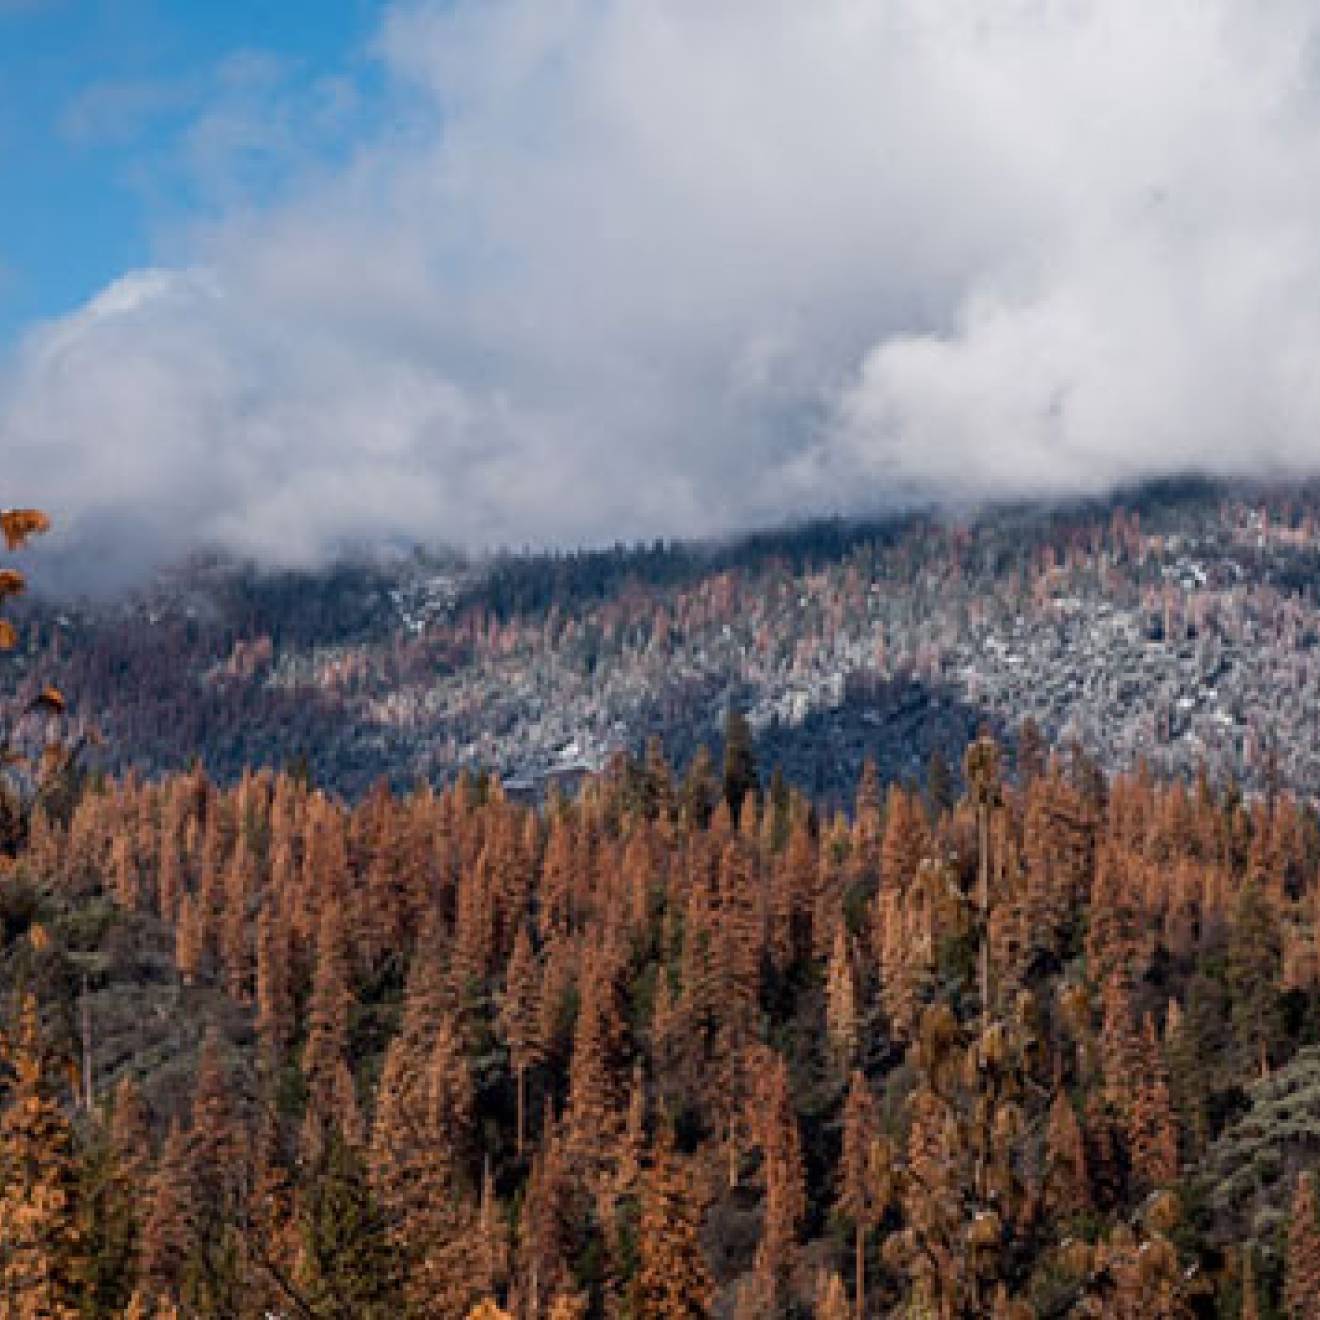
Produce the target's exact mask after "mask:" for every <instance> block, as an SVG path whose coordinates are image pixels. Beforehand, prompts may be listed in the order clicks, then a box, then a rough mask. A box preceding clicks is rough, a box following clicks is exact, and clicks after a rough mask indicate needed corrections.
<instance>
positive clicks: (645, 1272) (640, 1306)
mask: <svg viewBox="0 0 1320 1320" xmlns="http://www.w3.org/2000/svg"><path fill="white" fill-rule="evenodd" d="M700 1226H701V1215H700V1211H699V1209H698V1206H697V1201H696V1196H695V1193H694V1188H693V1186H692V1180H691V1176H690V1174H689V1173H688V1171H687V1170H686V1169H685V1167H684V1165H683V1164H682V1162H681V1161H680V1159H679V1157H678V1155H677V1154H676V1153H675V1151H674V1146H673V1138H672V1136H671V1134H670V1132H669V1129H668V1127H667V1126H665V1125H662V1126H661V1128H660V1130H659V1132H658V1133H657V1135H656V1139H655V1143H654V1145H653V1146H652V1149H651V1160H650V1168H649V1169H648V1170H647V1173H646V1177H645V1179H644V1181H643V1185H642V1218H641V1231H640V1242H639V1246H640V1260H639V1262H638V1267H637V1273H636V1275H635V1276H634V1278H633V1283H632V1293H631V1297H632V1304H633V1309H634V1314H636V1315H638V1316H654V1317H656V1320H696V1318H697V1317H703V1316H708V1315H709V1314H710V1307H711V1302H712V1300H713V1296H714V1289H713V1285H712V1281H711V1277H710V1271H709V1270H708V1268H707V1266H706V1261H705V1257H704V1255H703V1253H702V1250H701V1243H700V1241H699V1238H698V1233H699V1230H700Z"/></svg>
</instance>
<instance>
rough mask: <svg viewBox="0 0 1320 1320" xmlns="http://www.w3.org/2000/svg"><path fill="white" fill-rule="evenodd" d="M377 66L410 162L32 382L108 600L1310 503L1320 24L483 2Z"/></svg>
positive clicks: (406, 12)
mask: <svg viewBox="0 0 1320 1320" xmlns="http://www.w3.org/2000/svg"><path fill="white" fill-rule="evenodd" d="M376 55H377V58H378V61H379V65H378V71H379V73H380V75H381V77H382V79H383V83H384V86H385V88H386V92H387V96H388V98H389V104H390V107H391V109H390V113H389V114H387V115H386V116H384V120H383V126H381V127H379V128H378V129H377V130H376V131H374V132H373V133H371V134H370V135H369V136H366V137H364V138H363V140H362V141H360V142H358V143H357V144H356V145H355V146H354V147H353V149H352V150H351V151H345V152H342V153H341V154H340V158H339V159H337V161H336V163H335V164H334V165H333V167H325V168H320V169H310V168H309V169H302V170H300V172H299V174H298V177H297V180H296V185H295V186H286V187H283V188H282V189H281V190H279V192H278V195H277V196H276V197H275V198H274V199H273V200H272V199H268V200H266V201H265V202H263V203H261V204H258V205H253V204H245V203H244V202H243V201H242V199H241V197H240V198H239V199H238V200H234V201H232V204H228V205H226V206H225V207H224V208H223V209H222V210H221V212H220V213H219V215H218V216H217V217H216V218H215V219H214V221H212V222H210V223H208V224H207V225H206V226H205V227H204V228H203V227H199V228H198V229H197V230H196V232H195V233H193V234H192V235H191V236H190V238H189V241H188V243H187V245H186V252H185V254H184V259H183V260H182V261H180V262H178V263H177V264H174V265H171V266H165V265H162V266H161V267H160V268H158V269H151V270H142V271H134V272H130V273H127V274H125V275H124V277H123V278H122V279H120V280H119V281H117V282H116V283H115V284H114V285H112V286H111V287H110V288H108V289H106V290H104V291H103V292H102V293H101V294H100V295H99V296H97V297H96V298H95V299H93V300H92V301H91V302H90V303H88V305H87V306H85V307H84V308H82V309H80V310H79V311H77V312H76V313H75V314H73V315H71V316H69V317H67V318H65V319H63V320H60V321H57V322H53V323H48V324H45V325H42V326H39V327H36V328H34V329H33V330H32V332H31V333H30V334H29V335H28V336H27V338H26V339H25V340H24V342H23V343H22V344H21V345H20V347H19V349H18V351H17V352H16V354H15V355H14V358H13V360H12V362H10V363H9V364H8V366H7V368H6V369H5V372H4V375H3V378H0V461H3V463H4V465H5V470H6V472H7V473H8V474H10V482H11V484H12V485H15V486H18V487H21V490H22V500H23V502H29V501H31V502H41V503H44V504H45V505H47V506H48V507H50V508H51V509H52V510H53V511H54V512H55V514H56V517H57V519H59V520H60V522H61V523H62V525H63V527H64V529H65V531H64V538H65V541H66V545H67V546H69V547H73V548H74V549H76V550H80V551H87V552H89V553H94V556H95V558H96V560H97V562H98V563H100V564H101V565H102V566H103V567H104V565H106V564H107V563H110V564H113V563H115V562H116V556H118V558H119V559H122V561H123V562H124V563H125V564H128V563H130V562H136V560H137V556H138V555H139V553H140V552H142V551H143V549H144V548H145V550H146V553H148V554H150V555H152V556H163V555H169V554H173V553H177V552H178V551H180V550H182V549H185V548H187V547H188V546H189V545H191V544H194V543H196V542H199V541H201V542H209V543H218V544H221V545H224V546H226V547H229V548H231V549H233V550H236V551H239V552H243V553H252V554H255V555H258V556H260V557H263V558H265V559H268V560H272V561H277V562H308V561H314V560H316V559H317V558H318V557H321V556H323V555H325V554H327V553H329V552H331V551H332V550H334V549H335V548H336V547H337V546H340V545H342V544H343V543H344V542H345V541H350V540H355V539H362V538H368V539H370V538H374V537H377V536H400V537H408V538H419V539H422V540H428V541H447V542H451V543H459V544H463V545H467V546H471V547H490V546H495V545H521V544H525V543H536V544H573V543H580V542H592V541H600V540H612V539H614V538H625V539H632V538H636V537H649V536H654V535H688V534H707V533H718V532H725V531H732V530H737V529H739V528H743V527H746V526H749V525H752V524H757V523H764V522H767V521H771V520H775V519H779V518H785V517H795V516H802V515H804V514H807V513H818V512H868V511H872V510H875V509H877V508H883V507H885V506H886V505H890V504H892V503H894V502H896V501H901V500H905V499H911V498H928V497H935V498H942V497H950V498H958V499H968V498H979V497H983V496H990V497H993V496H1001V495H1005V496H1006V495H1013V496H1017V495H1032V494H1062V493H1075V492H1079V491H1085V490H1094V489H1099V488H1103V487H1105V486H1108V485H1111V484H1113V483H1116V482H1120V481H1127V480H1133V479H1137V478H1140V477H1144V476H1150V475H1155V474H1158V473H1161V472H1168V471H1181V470H1186V469H1188V468H1199V469H1202V470H1205V471H1208V472H1212V473H1224V474H1232V473H1280V472H1302V471H1314V470H1317V469H1320V16H1317V14H1316V11H1315V7H1314V5H1311V4H1308V3H1303V0H1254V2H1253V3H1247V0H1167V3H1164V4H1161V5H1151V4H1150V3H1149V2H1148V0H1104V2H1103V3H1101V2H1100V0H1095V2H1094V3H1092V2H1091V0H1004V2H1003V3H1000V4H997V5H992V6H986V5H984V4H977V3H974V2H973V0H814V2H813V3H812V4H809V5H806V4H801V3H797V2H795V0H719V3H715V4H712V3H710V0H647V3H645V4H643V3H638V2H637V0H455V2H451V3H444V4H440V3H434V4H409V5H399V6H397V7H395V8H393V9H392V10H390V11H389V13H388V15H387V18H386V20H385V21H384V24H383V27H382V29H381V31H380V33H379V36H378V41H377V50H376ZM108 546H109V547H116V548H111V549H107V547H108ZM117 547H129V548H131V550H130V549H118V548H117Z"/></svg>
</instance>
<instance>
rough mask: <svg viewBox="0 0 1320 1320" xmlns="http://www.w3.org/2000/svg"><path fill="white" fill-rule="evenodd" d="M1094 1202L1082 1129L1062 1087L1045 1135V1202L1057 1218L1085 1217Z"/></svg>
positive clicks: (1057, 1095) (1053, 1105)
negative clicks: (1091, 1201) (1084, 1212)
mask: <svg viewBox="0 0 1320 1320" xmlns="http://www.w3.org/2000/svg"><path fill="white" fill-rule="evenodd" d="M1090 1200H1091V1195H1090V1182H1089V1178H1088V1175H1087V1170H1086V1141H1085V1139H1084V1138H1083V1136H1082V1126H1081V1124H1080V1123H1079V1122H1078V1121H1077V1111H1076V1110H1075V1109H1074V1108H1073V1106H1072V1101H1071V1100H1069V1099H1068V1093H1067V1092H1066V1091H1065V1090H1064V1089H1063V1087H1062V1086H1059V1087H1057V1089H1056V1090H1055V1092H1054V1102H1053V1104H1052V1105H1051V1106H1050V1120H1049V1126H1048V1128H1047V1129H1046V1132H1045V1202H1046V1205H1047V1207H1048V1208H1049V1210H1050V1211H1051V1212H1052V1213H1053V1214H1055V1215H1059V1216H1063V1217H1067V1216H1071V1215H1077V1214H1081V1213H1082V1212H1083V1211H1084V1210H1086V1208H1087V1207H1088V1206H1089V1205H1090Z"/></svg>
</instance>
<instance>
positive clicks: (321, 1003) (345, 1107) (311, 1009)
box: [302, 899, 363, 1157]
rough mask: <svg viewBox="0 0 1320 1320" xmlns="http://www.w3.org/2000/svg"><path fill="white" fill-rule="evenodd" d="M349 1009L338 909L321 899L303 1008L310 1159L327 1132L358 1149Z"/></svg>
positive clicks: (306, 1132)
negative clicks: (313, 961) (309, 985)
mask: <svg viewBox="0 0 1320 1320" xmlns="http://www.w3.org/2000/svg"><path fill="white" fill-rule="evenodd" d="M352 1004H353V992H352V989H351V987H350V985H349V964H348V936H347V933H346V931H345V929H344V910H343V906H342V904H341V903H339V902H338V901H337V900H334V899H326V901H325V902H323V903H322V905H321V919H320V924H319V927H318V931H317V942H316V965H315V970H314V975H313V979H312V993H311V997H310V999H309V1001H308V1005H307V1044H306V1046H305V1048H304V1049H303V1058H302V1071H303V1076H304V1077H305V1078H306V1081H307V1115H306V1119H305V1121H304V1124H303V1148H304V1153H305V1154H307V1155H308V1156H310V1157H314V1156H315V1155H316V1153H317V1151H318V1148H319V1143H320V1141H321V1140H322V1139H323V1138H324V1136H325V1135H326V1134H327V1133H328V1132H329V1131H331V1130H332V1129H337V1130H338V1131H339V1132H340V1133H342V1134H343V1136H344V1139H345V1140H346V1141H347V1142H348V1143H349V1145H360V1144H361V1141H362V1135H363V1134H362V1120H361V1115H360V1113H359V1110H358V1106H357V1097H356V1094H355V1091H354V1086H353V1078H352V1074H351V1072H350V1071H349V1069H348V1062H347V1051H348V1020H349V1011H350V1009H351V1008H352Z"/></svg>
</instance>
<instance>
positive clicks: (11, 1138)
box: [0, 996, 84, 1320]
mask: <svg viewBox="0 0 1320 1320" xmlns="http://www.w3.org/2000/svg"><path fill="white" fill-rule="evenodd" d="M4 1062H5V1064H6V1065H7V1066H8V1068H9V1069H10V1070H11V1071H12V1073H13V1087H12V1090H11V1092H10V1097H9V1103H8V1106H7V1107H6V1108H5V1110H4V1112H3V1113H2V1114H0V1317H3V1318H4V1320H76V1317H77V1316H78V1315H79V1308H78V1292H79V1285H80V1282H81V1275H82V1273H83V1269H84V1261H83V1259H82V1246H83V1234H82V1231H81V1228H80V1226H79V1207H78V1203H77V1169H76V1161H75V1155H74V1149H73V1133H72V1130H71V1128H70V1126H69V1122H68V1120H67V1119H66V1118H65V1116H64V1114H63V1112H62V1111H61V1109H60V1107H59V1105H58V1104H56V1102H55V1100H54V1099H53V1097H52V1095H51V1091H50V1085H51V1076H50V1071H51V1070H50V1067H49V1063H50V1061H49V1059H48V1057H47V1055H46V1051H45V1047H44V1045H43V1043H42V1039H41V1031H40V1027H39V1025H38V1020H37V1005H36V1001H35V1000H34V999H33V998H32V997H31V996H28V997H26V998H25V999H24V1000H23V1002H22V1005H21V1007H20V1009H19V1015H18V1022H17V1025H16V1030H15V1031H14V1033H13V1036H12V1039H11V1040H10V1041H8V1042H7V1043H6V1047H5V1050H4Z"/></svg>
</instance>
